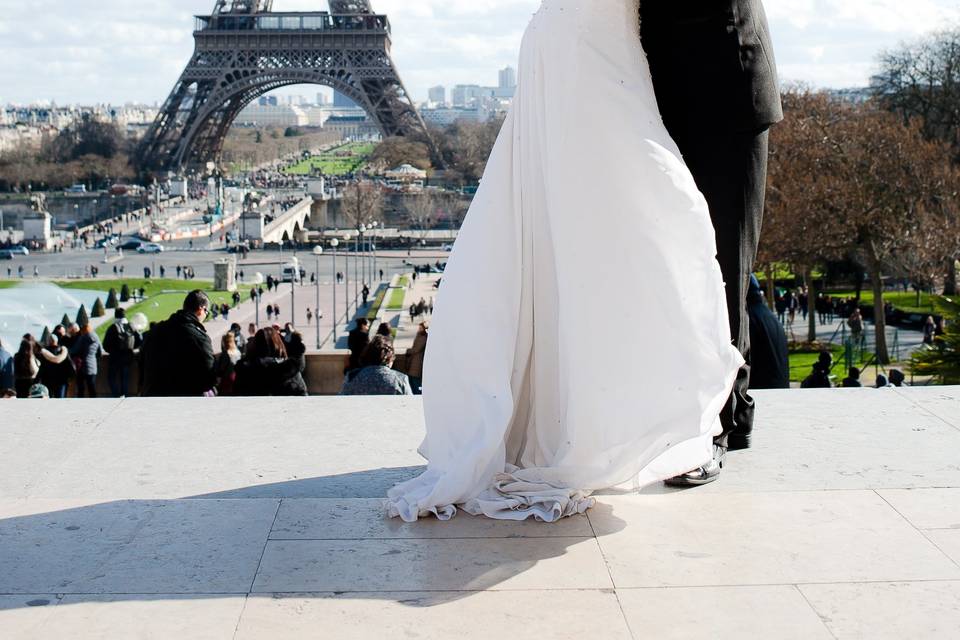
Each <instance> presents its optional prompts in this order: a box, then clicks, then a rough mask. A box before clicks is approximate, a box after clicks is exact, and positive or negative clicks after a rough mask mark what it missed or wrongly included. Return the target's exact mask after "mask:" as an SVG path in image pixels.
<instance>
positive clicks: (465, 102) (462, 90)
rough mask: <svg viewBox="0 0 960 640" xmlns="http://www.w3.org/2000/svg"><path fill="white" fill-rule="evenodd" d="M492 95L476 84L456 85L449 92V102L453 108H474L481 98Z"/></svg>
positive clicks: (488, 90)
mask: <svg viewBox="0 0 960 640" xmlns="http://www.w3.org/2000/svg"><path fill="white" fill-rule="evenodd" d="M492 93H493V92H492V90H491V89H485V88H484V87H481V86H480V85H477V84H458V85H457V86H455V87H454V88H453V90H452V91H451V92H450V100H451V101H452V102H453V106H455V107H475V106H476V105H477V103H478V102H479V101H480V99H481V98H483V97H484V96H486V95H492Z"/></svg>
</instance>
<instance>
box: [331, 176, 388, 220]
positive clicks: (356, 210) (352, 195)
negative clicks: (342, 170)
mask: <svg viewBox="0 0 960 640" xmlns="http://www.w3.org/2000/svg"><path fill="white" fill-rule="evenodd" d="M340 210H341V211H342V212H343V215H344V217H345V218H346V219H347V223H348V224H349V225H350V226H351V227H352V228H354V229H357V230H359V229H360V226H361V225H367V226H369V224H370V223H371V222H381V221H382V220H383V192H382V191H381V189H380V185H378V184H377V183H375V182H372V181H369V180H363V181H358V182H354V183H352V184H350V185H348V186H347V187H346V188H345V189H344V190H343V198H342V199H341V201H340Z"/></svg>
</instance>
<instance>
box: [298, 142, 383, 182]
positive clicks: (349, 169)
mask: <svg viewBox="0 0 960 640" xmlns="http://www.w3.org/2000/svg"><path fill="white" fill-rule="evenodd" d="M375 148H376V145H375V144H372V143H368V142H351V143H348V144H345V145H341V146H339V147H336V148H334V149H331V150H329V151H325V152H323V153H322V154H320V155H318V156H311V157H310V158H307V159H305V160H301V161H300V162H298V163H297V164H295V165H292V166H289V167H287V168H286V169H284V170H283V171H284V173H288V174H291V175H298V176H305V175H309V174H310V173H312V172H313V170H314V169H320V170H321V171H322V172H323V173H324V175H328V176H342V175H346V174H348V173H353V172H355V171H356V170H357V169H359V168H360V167H362V166H363V165H364V164H365V163H366V162H367V158H369V157H370V154H372V153H373V150H374V149H375Z"/></svg>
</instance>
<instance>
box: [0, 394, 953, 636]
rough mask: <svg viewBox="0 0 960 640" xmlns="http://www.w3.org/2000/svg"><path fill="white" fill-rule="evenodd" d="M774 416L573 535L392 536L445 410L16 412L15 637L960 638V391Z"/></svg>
mask: <svg viewBox="0 0 960 640" xmlns="http://www.w3.org/2000/svg"><path fill="white" fill-rule="evenodd" d="M756 397H757V402H758V422H757V432H756V436H755V447H754V448H753V449H751V450H750V451H746V452H735V453H732V454H730V456H729V457H728V460H727V465H726V467H725V470H724V472H723V475H722V477H721V479H720V481H719V482H718V483H715V484H714V485H709V486H707V487H702V488H700V489H696V490H691V491H676V490H671V489H666V488H664V487H662V486H657V487H651V488H648V489H646V490H644V491H643V492H642V493H640V494H639V495H638V494H636V493H625V492H623V491H609V492H604V495H601V496H599V503H598V505H597V506H596V507H595V508H594V509H592V510H591V511H590V512H589V513H588V515H587V516H585V517H579V518H572V519H568V520H565V521H564V522H562V523H560V524H558V525H545V524H541V523H535V522H525V523H510V522H492V521H489V520H484V519H477V518H471V517H467V516H464V515H463V514H460V515H458V517H457V518H455V519H454V520H453V521H452V522H450V523H441V522H437V521H433V520H431V521H426V522H418V523H413V524H406V523H401V522H399V521H396V520H386V519H384V518H383V516H382V513H383V512H382V500H381V499H382V496H383V495H384V493H385V492H386V490H387V489H388V488H389V487H390V486H392V484H393V483H394V482H396V481H399V480H403V479H406V478H408V477H412V476H413V475H415V474H417V473H418V472H419V471H420V470H421V469H422V465H423V460H422V459H421V458H420V456H419V455H418V454H417V452H416V449H417V447H418V446H419V444H420V441H421V439H422V436H423V418H422V405H421V399H420V398H363V399H356V398H307V399H286V400H281V399H212V400H204V399H186V400H148V399H128V400H123V401H113V400H99V401H77V400H67V401H64V402H58V403H57V404H56V405H54V404H53V403H52V402H51V403H37V402H32V401H15V402H10V403H7V404H3V405H0V412H2V413H0V432H2V433H3V436H4V441H3V446H0V468H2V469H3V470H4V471H3V473H2V474H0V638H3V640H7V639H8V638H10V639H18V638H30V639H33V638H47V637H50V638H60V637H71V638H120V637H138V638H140V637H142V638H171V637H172V638H185V639H190V638H194V637H196V638H247V639H250V638H264V637H269V638H275V637H282V638H305V637H309V638H314V637H336V638H346V639H350V638H370V637H420V638H443V639H446V638H450V637H461V636H462V637H463V638H465V639H467V640H470V639H473V638H500V637H504V636H507V635H509V636H510V637H514V638H528V637H530V638H532V637H536V638H543V637H550V638H588V637H596V638H604V639H606V638H613V639H619V638H658V639H659V638H672V637H675V638H690V637H701V636H702V637H710V638H721V639H722V638H753V637H757V638H773V637H776V638H812V639H813V640H817V639H819V638H824V639H826V638H830V637H833V638H839V639H844V640H845V639H847V638H862V637H870V638H894V637H896V638H924V639H926V638H954V637H956V629H957V628H958V617H960V602H958V601H960V513H958V511H957V505H958V504H960V494H958V492H960V467H958V464H960V457H958V456H957V451H958V450H960V428H958V427H957V426H955V423H956V418H955V416H956V415H958V402H960V390H958V389H956V388H939V389H902V390H889V389H883V390H875V389H861V390H822V391H776V392H757V393H756ZM51 407H53V408H55V409H56V410H55V411H51V410H50V408H51Z"/></svg>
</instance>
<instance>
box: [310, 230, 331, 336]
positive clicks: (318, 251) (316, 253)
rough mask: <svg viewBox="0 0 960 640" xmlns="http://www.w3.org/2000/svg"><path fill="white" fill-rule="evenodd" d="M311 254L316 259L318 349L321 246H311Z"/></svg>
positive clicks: (318, 333)
mask: <svg viewBox="0 0 960 640" xmlns="http://www.w3.org/2000/svg"><path fill="white" fill-rule="evenodd" d="M313 255H314V256H315V257H316V259H317V270H316V274H317V279H316V283H317V306H316V307H315V308H314V312H315V315H316V317H317V351H320V256H322V255H323V247H322V246H320V245H317V246H315V247H314V248H313ZM334 322H336V317H334Z"/></svg>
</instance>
